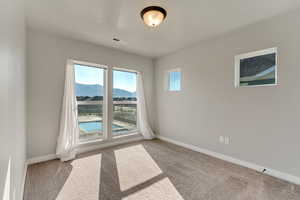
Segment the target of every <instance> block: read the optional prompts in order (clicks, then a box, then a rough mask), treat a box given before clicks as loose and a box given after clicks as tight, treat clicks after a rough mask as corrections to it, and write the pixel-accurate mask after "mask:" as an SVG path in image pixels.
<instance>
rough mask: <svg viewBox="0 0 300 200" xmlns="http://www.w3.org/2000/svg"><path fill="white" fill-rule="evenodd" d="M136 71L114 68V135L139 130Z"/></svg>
mask: <svg viewBox="0 0 300 200" xmlns="http://www.w3.org/2000/svg"><path fill="white" fill-rule="evenodd" d="M136 76H137V75H136V73H134V72H128V71H120V70H113V124H112V131H113V135H114V136H118V135H122V134H127V133H130V132H133V131H136V130H137V98H136V81H137V80H136Z"/></svg>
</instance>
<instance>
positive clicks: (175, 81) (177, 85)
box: [169, 71, 181, 91]
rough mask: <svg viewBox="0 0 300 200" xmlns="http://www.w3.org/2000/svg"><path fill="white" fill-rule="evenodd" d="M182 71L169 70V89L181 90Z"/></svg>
mask: <svg viewBox="0 0 300 200" xmlns="http://www.w3.org/2000/svg"><path fill="white" fill-rule="evenodd" d="M180 89H181V73H180V72H179V71H173V72H169V91H180Z"/></svg>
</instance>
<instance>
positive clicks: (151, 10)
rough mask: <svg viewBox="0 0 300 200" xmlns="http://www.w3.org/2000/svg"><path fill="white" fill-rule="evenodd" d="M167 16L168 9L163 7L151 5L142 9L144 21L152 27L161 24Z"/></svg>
mask: <svg viewBox="0 0 300 200" xmlns="http://www.w3.org/2000/svg"><path fill="white" fill-rule="evenodd" d="M166 16H167V11H166V10H165V9H163V8H162V7H158V6H149V7H146V8H144V9H143V10H142V11H141V17H142V19H143V21H144V23H145V24H146V25H147V26H150V27H156V26H158V25H160V24H161V23H162V22H163V21H164V19H165V18H166Z"/></svg>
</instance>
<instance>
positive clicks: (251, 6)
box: [26, 0, 300, 57]
mask: <svg viewBox="0 0 300 200" xmlns="http://www.w3.org/2000/svg"><path fill="white" fill-rule="evenodd" d="M150 5H159V6H162V7H164V8H165V9H166V10H167V12H168V16H167V18H166V21H165V22H163V23H162V24H161V25H160V26H159V27H158V28H154V29H153V28H150V27H147V26H145V25H144V24H143V22H142V20H141V18H140V11H141V10H142V9H143V8H144V7H146V6H150ZM299 5H300V0H251V1H250V0H223V1H222V0H161V1H155V0H148V1H146V0H27V3H26V6H27V8H26V13H27V23H28V25H29V26H30V27H33V28H37V29H41V30H44V31H49V32H52V33H56V34H60V35H63V36H67V37H71V38H75V39H79V40H83V41H88V42H92V43H95V44H100V45H104V46H109V47H113V48H117V49H121V50H124V51H128V52H133V53H136V54H140V55H144V56H148V57H159V56H162V55H165V54H168V53H171V52H174V51H176V50H178V49H181V48H184V47H186V46H189V45H191V44H193V43H195V42H196V41H201V40H205V39H208V38H210V37H214V36H217V35H221V34H223V33H226V32H229V31H233V30H235V29H238V28H240V27H243V26H246V25H248V24H252V23H255V22H258V21H261V20H264V19H267V18H269V17H272V16H275V15H278V14H281V13H284V12H288V11H289V10H291V9H293V8H294V7H298V6H299ZM114 37H117V38H119V39H120V40H121V41H120V42H115V41H113V40H112V39H113V38H114Z"/></svg>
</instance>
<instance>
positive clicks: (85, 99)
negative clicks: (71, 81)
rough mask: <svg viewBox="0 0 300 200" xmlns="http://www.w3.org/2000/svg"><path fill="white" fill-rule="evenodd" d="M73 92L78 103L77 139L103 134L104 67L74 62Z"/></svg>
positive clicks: (93, 137) (92, 137) (97, 136)
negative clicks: (78, 131)
mask: <svg viewBox="0 0 300 200" xmlns="http://www.w3.org/2000/svg"><path fill="white" fill-rule="evenodd" d="M74 67H75V93H76V99H77V103H78V123H79V129H80V133H79V139H80V140H81V141H82V140H91V139H98V138H101V137H102V136H103V124H102V122H103V76H104V69H101V68H97V67H91V66H84V65H79V64H75V65H74Z"/></svg>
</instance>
